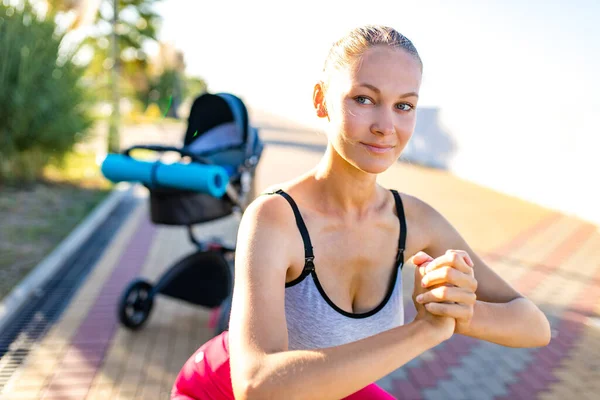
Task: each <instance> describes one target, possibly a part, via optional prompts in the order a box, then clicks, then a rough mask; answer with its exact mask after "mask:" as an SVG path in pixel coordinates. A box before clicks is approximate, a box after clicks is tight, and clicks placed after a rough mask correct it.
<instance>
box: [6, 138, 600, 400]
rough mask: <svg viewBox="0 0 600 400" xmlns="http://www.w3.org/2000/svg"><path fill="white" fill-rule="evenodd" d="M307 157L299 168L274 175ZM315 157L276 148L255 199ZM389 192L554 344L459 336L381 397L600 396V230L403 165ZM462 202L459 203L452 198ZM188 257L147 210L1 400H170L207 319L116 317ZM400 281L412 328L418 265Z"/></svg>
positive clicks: (168, 310)
mask: <svg viewBox="0 0 600 400" xmlns="http://www.w3.org/2000/svg"><path fill="white" fill-rule="evenodd" d="M269 135H270V134H269V133H267V134H266V135H265V136H267V139H268V138H269ZM272 135H275V134H272ZM300 155H301V156H302V163H299V164H300V165H294V166H293V167H290V168H289V169H283V168H273V167H272V166H273V165H277V164H278V163H279V162H281V161H282V160H289V159H290V157H296V158H298V157H299V156H300ZM318 157H319V155H318V154H314V153H311V152H309V151H298V150H294V149H293V148H290V147H286V146H282V145H278V146H270V147H268V148H267V150H266V151H265V158H264V161H262V162H261V163H262V164H261V167H260V168H259V176H258V183H259V188H264V187H266V186H269V185H271V184H272V183H274V182H279V181H282V180H285V179H289V178H290V177H292V176H294V175H296V174H297V173H298V172H299V171H300V170H301V169H302V168H304V169H307V168H305V167H306V166H310V165H312V164H314V162H315V161H316V160H318ZM381 183H382V184H384V185H386V186H388V187H397V188H399V189H400V190H402V191H405V192H408V193H411V194H415V195H417V196H419V197H421V198H423V199H424V200H426V201H428V202H429V203H430V204H432V205H433V206H434V207H436V208H438V209H439V210H440V211H441V212H442V213H443V214H444V215H445V216H447V218H448V219H449V220H450V221H451V222H453V223H454V224H455V226H457V229H459V231H460V232H461V233H462V234H463V235H464V236H465V238H466V239H467V240H468V241H469V243H471V244H472V246H473V248H474V249H475V250H476V251H477V252H478V253H480V254H481V255H482V256H483V258H484V259H485V260H486V261H487V262H488V263H489V264H490V265H491V266H492V267H493V268H494V269H495V270H496V271H497V272H498V273H499V274H500V275H501V276H503V277H504V278H505V279H507V280H508V281H509V282H510V283H511V284H512V285H514V286H515V287H516V288H517V289H519V290H521V291H523V293H524V294H526V295H527V296H529V297H530V298H531V299H532V300H533V301H534V302H536V304H538V305H539V306H540V307H541V308H542V309H543V311H544V312H545V313H546V314H547V315H548V317H549V319H550V320H551V324H552V328H553V339H552V342H551V344H550V345H549V346H547V347H545V348H542V349H513V348H506V347H503V346H498V345H495V344H491V343H487V342H482V341H477V340H474V339H471V338H466V337H462V336H459V335H457V336H455V337H453V338H452V339H451V340H449V341H447V342H445V343H443V344H441V345H440V346H437V347H436V348H434V349H432V350H430V351H428V352H427V353H425V354H423V355H421V356H420V357H418V358H416V359H415V360H412V361H411V362H409V363H408V364H407V365H405V366H404V367H402V368H400V369H399V370H397V371H395V372H393V373H392V374H390V375H388V376H387V377H385V378H383V379H382V380H381V381H380V382H379V383H380V384H381V385H382V386H383V387H384V388H386V389H387V390H390V391H391V392H393V393H394V394H395V395H397V396H398V398H402V399H538V398H539V399H545V400H550V399H564V398H583V399H585V398H590V399H591V398H596V397H599V396H598V390H599V389H600V383H599V382H600V379H598V378H600V361H599V360H600V318H598V313H599V312H600V306H599V305H600V233H599V231H598V228H597V227H596V226H593V225H591V224H589V223H587V222H585V221H581V220H579V219H576V218H573V217H569V216H565V215H561V214H559V213H555V212H551V211H548V210H545V209H542V208H540V207H537V206H535V205H531V204H529V203H526V202H523V201H520V200H517V199H514V198H511V197H508V196H503V195H501V194H497V193H495V192H493V191H490V190H487V189H484V188H480V187H478V186H476V185H472V184H470V183H468V182H464V181H462V180H460V179H457V178H455V177H452V176H451V175H449V174H447V173H444V172H441V171H435V170H430V169H426V168H420V167H417V166H412V165H406V164H398V165H397V166H394V167H392V168H391V169H390V171H388V172H386V173H385V174H383V175H382V177H381ZM457 191H459V192H460V193H461V196H455V195H453V194H454V193H456V192H457ZM139 195H142V196H143V193H141V194H139ZM465 198H466V199H469V200H468V201H465V200H464V199H465ZM236 227H237V218H236V217H235V216H232V217H231V218H228V219H227V220H224V221H221V222H218V223H211V224H207V225H205V226H202V227H199V228H198V231H199V233H200V235H201V236H214V235H220V236H222V237H224V238H225V239H226V240H227V241H229V242H230V243H233V242H234V241H235V230H236ZM192 250H193V247H192V245H191V244H190V243H189V241H188V239H187V236H186V232H185V230H184V229H183V228H179V227H164V226H153V225H151V224H150V223H149V221H148V209H147V202H146V201H143V202H142V203H141V204H140V206H138V207H137V208H136V209H135V210H134V212H132V214H131V215H130V216H129V218H128V220H127V221H126V223H125V224H124V225H123V226H122V228H121V229H120V230H119V232H118V234H117V235H116V236H115V238H114V240H113V241H112V243H111V245H110V247H109V248H108V250H107V251H106V252H105V254H104V255H103V257H102V258H101V259H100V260H99V261H98V263H97V265H96V266H95V268H94V270H93V271H92V273H91V274H90V276H89V277H88V278H87V280H86V281H85V282H84V283H83V284H82V286H81V288H80V289H79V291H78V292H77V294H76V296H75V297H74V298H73V300H72V301H71V303H70V306H69V307H68V308H67V309H66V310H65V312H64V313H63V315H62V317H61V318H60V319H59V320H58V321H57V322H56V323H55V324H54V325H53V327H52V329H51V330H50V331H49V332H48V333H47V334H46V335H45V337H43V338H42V339H41V340H40V341H39V342H38V343H36V345H35V347H34V348H33V350H32V351H31V352H30V353H29V355H28V356H27V358H26V360H25V362H24V364H23V365H21V367H20V368H19V369H18V371H17V372H16V373H15V374H14V375H13V376H12V378H11V380H10V382H9V383H8V384H7V385H6V386H5V387H4V391H3V393H2V394H1V396H0V397H1V398H2V399H138V398H139V399H165V398H168V393H169V391H170V388H171V385H172V383H173V381H174V379H175V375H176V374H177V372H178V370H179V368H180V367H181V365H182V364H183V362H184V361H185V360H186V359H187V358H188V357H189V355H190V354H192V352H193V351H194V350H195V349H196V348H197V347H198V346H199V345H200V344H201V343H203V342H204V341H206V340H207V339H208V338H210V336H211V330H210V329H209V328H208V327H207V325H208V319H209V316H210V314H209V310H206V309H203V308H201V307H195V306H191V305H188V304H186V303H183V302H181V301H177V300H173V299H169V298H166V297H162V296H158V298H157V299H156V302H155V305H154V308H153V312H152V315H151V318H150V320H149V321H148V322H147V325H146V326H145V327H144V328H143V329H142V330H140V331H138V332H135V333H132V332H130V331H127V330H126V329H124V328H122V327H121V326H119V324H118V323H117V320H116V315H115V307H116V301H117V299H118V297H119V296H120V293H121V292H122V290H123V288H124V286H125V285H126V284H128V283H129V281H130V280H131V279H133V277H137V276H143V277H145V278H147V279H148V280H150V281H155V280H156V279H157V278H158V276H160V274H162V273H163V272H164V271H165V270H166V268H167V267H169V266H170V265H172V264H173V263H174V262H175V260H177V259H178V258H179V257H181V256H183V255H185V254H187V253H189V252H190V251H192ZM405 274H406V277H407V278H406V279H404V295H405V301H406V305H407V306H406V314H407V315H406V319H407V320H410V319H411V318H412V317H413V316H414V308H413V306H412V304H411V300H410V293H411V291H412V287H411V285H412V279H408V277H409V276H410V277H412V269H411V268H410V266H407V268H406V269H405Z"/></svg>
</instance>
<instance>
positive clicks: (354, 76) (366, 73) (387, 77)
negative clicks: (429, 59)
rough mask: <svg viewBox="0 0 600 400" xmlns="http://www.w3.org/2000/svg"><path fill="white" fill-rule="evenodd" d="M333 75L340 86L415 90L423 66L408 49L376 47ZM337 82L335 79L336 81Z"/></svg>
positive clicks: (418, 84) (347, 87)
mask: <svg viewBox="0 0 600 400" xmlns="http://www.w3.org/2000/svg"><path fill="white" fill-rule="evenodd" d="M335 75H336V76H332V77H331V78H333V79H332V80H336V81H337V82H336V83H337V84H336V86H338V85H340V86H341V87H340V89H342V88H345V89H350V87H353V86H357V85H362V84H368V85H370V86H374V87H376V88H378V89H379V90H382V91H383V90H385V91H402V92H403V93H404V92H406V91H415V92H418V89H419V87H420V85H421V65H420V63H419V61H418V60H417V59H416V58H415V57H414V56H413V55H411V54H409V53H408V52H406V51H405V50H402V49H398V48H393V47H388V46H376V47H372V48H370V49H368V50H367V51H365V52H364V53H363V55H362V56H361V57H358V58H357V59H355V60H353V62H352V63H351V64H350V65H349V66H348V68H344V69H342V70H338V71H337V73H336V74H335ZM332 83H333V82H332Z"/></svg>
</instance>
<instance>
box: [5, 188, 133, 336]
mask: <svg viewBox="0 0 600 400" xmlns="http://www.w3.org/2000/svg"><path fill="white" fill-rule="evenodd" d="M132 191H133V186H132V185H130V184H128V183H125V182H121V183H119V184H117V185H116V186H115V188H114V189H113V190H112V192H111V193H110V194H109V195H108V197H107V198H106V199H104V200H103V201H102V202H101V203H100V204H98V205H97V206H96V207H95V208H94V209H93V210H92V212H91V213H90V214H88V215H87V217H85V219H84V220H83V221H82V222H80V223H79V225H77V226H76V227H75V229H73V231H71V233H70V234H69V235H68V236H67V237H66V238H65V239H63V241H62V242H61V243H60V244H59V245H58V246H56V248H55V249H54V250H53V251H52V252H51V253H50V254H49V255H47V256H46V257H45V258H44V259H43V260H42V261H41V262H40V263H39V264H38V265H37V266H36V267H35V268H34V269H33V270H31V271H30V272H29V274H28V275H27V276H26V277H25V278H23V280H21V282H19V284H18V285H17V286H16V287H15V288H13V290H12V291H11V292H10V293H9V294H8V295H7V296H6V297H5V298H4V300H2V301H1V302H0V332H1V331H2V330H3V328H4V326H5V324H6V323H8V322H9V321H10V320H11V318H12V317H13V316H14V315H15V314H17V313H18V311H19V310H20V309H21V307H22V306H23V305H24V304H25V303H26V302H27V301H28V300H29V299H30V298H31V297H32V296H35V295H36V292H38V291H39V290H40V289H41V287H42V286H43V285H44V284H45V283H46V282H47V281H48V280H49V279H51V278H52V277H53V276H54V274H55V273H56V271H57V270H58V269H59V268H60V267H61V266H62V265H63V263H64V262H65V261H66V260H67V259H68V258H69V257H70V256H71V255H72V254H73V253H75V252H76V251H77V250H78V249H79V247H80V246H81V245H82V244H83V243H84V242H85V241H86V240H87V239H88V238H89V237H90V236H91V235H92V234H93V233H94V231H95V230H96V228H97V227H98V226H99V225H100V224H101V223H102V222H103V221H104V220H105V219H106V217H107V216H108V214H110V213H111V212H112V211H113V209H114V208H115V207H116V206H117V205H118V204H119V203H120V201H121V200H122V199H123V198H124V197H125V196H127V195H129V194H130V193H131V192H132Z"/></svg>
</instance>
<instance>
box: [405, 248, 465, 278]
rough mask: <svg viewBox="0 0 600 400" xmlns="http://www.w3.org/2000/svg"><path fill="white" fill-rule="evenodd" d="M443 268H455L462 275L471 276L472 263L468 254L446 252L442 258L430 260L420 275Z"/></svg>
mask: <svg viewBox="0 0 600 400" xmlns="http://www.w3.org/2000/svg"><path fill="white" fill-rule="evenodd" d="M415 265H416V264H415ZM444 266H450V267H453V268H456V269H457V270H459V271H460V272H462V273H465V274H468V275H473V261H472V260H471V257H470V256H469V254H467V252H466V251H463V250H448V251H446V253H445V254H444V255H443V256H440V257H438V258H436V259H434V260H432V261H431V262H430V263H429V264H428V265H427V266H426V267H424V268H423V270H422V271H421V273H422V274H423V275H425V274H427V273H429V272H431V271H435V270H436V269H438V268H442V267H444Z"/></svg>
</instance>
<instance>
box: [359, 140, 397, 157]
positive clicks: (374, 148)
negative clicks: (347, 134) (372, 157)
mask: <svg viewBox="0 0 600 400" xmlns="http://www.w3.org/2000/svg"><path fill="white" fill-rule="evenodd" d="M360 144H362V145H363V146H365V147H366V148H367V150H369V151H371V152H373V153H377V154H383V153H387V152H388V151H390V150H392V149H393V148H394V146H381V145H371V144H366V143H362V142H361V143H360Z"/></svg>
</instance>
